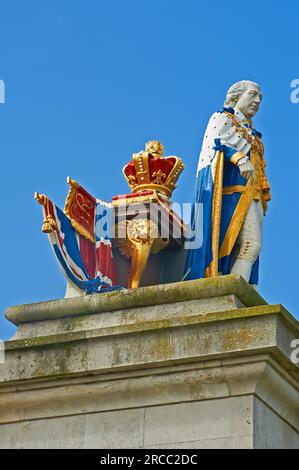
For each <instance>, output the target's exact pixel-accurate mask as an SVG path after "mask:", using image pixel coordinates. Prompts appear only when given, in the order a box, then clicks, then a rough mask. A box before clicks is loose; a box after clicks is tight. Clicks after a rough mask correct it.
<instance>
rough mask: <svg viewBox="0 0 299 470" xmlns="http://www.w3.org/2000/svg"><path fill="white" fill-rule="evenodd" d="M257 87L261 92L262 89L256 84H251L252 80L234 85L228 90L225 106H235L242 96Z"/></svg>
mask: <svg viewBox="0 0 299 470" xmlns="http://www.w3.org/2000/svg"><path fill="white" fill-rule="evenodd" d="M252 86H254V87H256V88H257V89H258V90H259V91H261V87H260V86H259V85H258V84H257V83H255V82H251V81H250V80H241V81H240V82H237V83H234V84H233V85H232V86H231V87H230V88H229V90H228V92H227V95H226V99H225V101H224V106H225V107H229V106H233V107H234V106H235V104H236V103H237V101H238V99H239V98H240V96H241V95H242V94H243V93H244V91H246V90H247V89H248V88H250V87H252Z"/></svg>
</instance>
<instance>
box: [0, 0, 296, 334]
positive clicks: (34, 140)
mask: <svg viewBox="0 0 299 470" xmlns="http://www.w3.org/2000/svg"><path fill="white" fill-rule="evenodd" d="M298 5H299V3H298V1H296V0H294V1H292V0H286V1H284V2H274V1H271V0H252V1H250V2H245V3H243V4H242V3H240V2H239V1H236V0H231V1H230V2H223V1H220V0H214V1H213V2H210V1H199V0H109V1H103V0H9V1H4V0H1V1H0V79H2V80H4V82H5V85H6V103H5V104H0V155H1V199H0V201H1V202H0V204H1V233H0V237H1V248H2V250H1V251H2V256H1V264H2V268H1V296H0V307H1V308H0V310H1V318H0V338H8V337H10V336H11V335H12V334H13V332H14V328H13V326H11V325H10V324H9V323H8V322H7V321H6V320H4V318H3V315H2V312H4V309H5V307H7V306H9V305H15V304H18V303H25V302H34V301H40V300H47V299H54V298H60V297H62V296H63V295H64V286H65V283H64V279H63V277H62V274H61V273H60V271H59V268H58V266H57V265H56V262H55V260H54V257H53V255H52V252H51V248H50V245H49V243H48V240H47V237H46V236H45V235H44V234H42V233H41V231H40V227H41V223H42V215H41V208H40V206H38V204H37V203H36V202H35V201H34V200H33V193H34V191H35V190H38V191H39V192H45V193H46V194H47V195H48V196H49V197H51V198H52V199H54V200H55V202H56V203H57V204H58V205H60V206H63V203H64V199H65V196H66V193H67V185H66V181H65V180H66V177H67V176H68V175H70V176H71V177H72V178H75V179H78V180H79V181H80V183H81V184H82V185H84V186H85V187H86V188H87V189H88V190H89V191H90V192H91V193H92V194H94V195H95V196H97V197H101V198H103V199H108V200H109V199H110V198H111V197H112V195H114V194H121V193H125V192H127V186H126V183H125V181H124V180H123V176H122V173H121V168H122V166H123V164H124V163H126V162H127V161H128V160H129V159H130V156H131V154H132V153H133V152H134V151H138V150H140V149H141V148H142V147H143V144H144V142H145V141H146V140H149V139H159V140H161V141H162V143H163V144H164V145H165V149H166V153H167V154H175V155H180V156H181V157H182V158H183V160H184V162H185V164H186V168H185V171H184V172H183V174H182V176H181V179H180V184H179V188H178V189H177V190H176V192H175V193H174V200H175V201H180V202H185V201H191V199H192V196H193V187H194V176H195V170H196V165H197V158H198V153H199V150H200V146H201V140H202V136H203V133H204V129H205V126H206V124H207V120H208V118H209V115H210V114H211V113H212V112H214V111H215V110H218V109H220V108H221V107H222V104H223V100H224V96H225V92H226V90H227V88H228V87H229V86H230V85H231V84H232V83H234V82H235V81H238V80H241V79H251V80H254V81H257V82H259V83H260V84H261V86H262V89H263V95H264V100H263V103H262V108H261V111H260V112H259V115H258V116H257V117H256V119H255V125H256V128H257V129H259V130H260V131H262V132H263V136H264V143H265V147H266V154H265V157H266V160H267V164H268V167H267V169H268V177H269V180H270V183H271V186H272V198H273V200H272V203H271V204H270V208H269V212H268V215H267V217H266V219H265V225H264V227H265V229H264V250H263V253H262V257H261V258H262V259H261V281H260V292H261V294H262V295H263V296H264V297H265V298H266V300H267V301H268V302H270V303H282V304H283V305H285V306H286V307H287V308H288V309H289V310H290V311H291V312H292V313H293V314H294V315H298V312H299V296H298V292H297V285H298V281H297V276H298V266H299V249H298V227H299V224H298V208H299V207H298V204H299V197H298V191H299V185H298V172H299V149H298V145H297V139H298V128H299V104H297V105H295V104H292V103H291V101H290V93H291V88H290V83H291V81H292V80H293V79H295V78H299V61H298V43H299V37H298V36H299V33H298V15H299V6H298Z"/></svg>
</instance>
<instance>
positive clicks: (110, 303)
mask: <svg viewBox="0 0 299 470" xmlns="http://www.w3.org/2000/svg"><path fill="white" fill-rule="evenodd" d="M6 316H7V318H8V319H9V320H10V321H12V322H13V323H14V324H16V325H17V326H18V330H17V333H16V335H15V337H14V338H12V339H11V340H10V341H7V342H6V344H5V346H6V348H5V349H6V350H5V354H6V362H5V363H4V364H1V365H0V390H1V400H0V447H1V448H105V449H109V448H148V449H149V448H198V449H204V448H273V449H274V448H299V407H298V403H299V367H298V365H295V364H294V363H293V362H292V361H291V359H290V356H291V353H292V349H291V341H292V340H293V339H294V338H299V323H298V322H297V321H296V320H295V319H294V318H293V317H292V316H291V315H290V314H289V313H288V312H287V311H286V310H285V309H284V308H283V307H282V306H281V305H268V304H266V302H265V301H264V300H263V299H262V298H261V297H260V295H259V294H258V293H257V292H256V291H255V290H254V289H252V288H251V287H250V286H249V285H248V284H247V283H246V282H245V281H244V280H243V279H242V278H241V277H239V276H233V275H230V276H222V277H218V278H214V279H201V280H196V281H187V282H182V283H173V284H164V285H158V286H150V287H143V288H139V289H134V290H130V291H121V292H112V293H108V294H99V295H91V296H85V297H81V298H74V299H64V300H57V301H50V302H42V303H36V304H28V305H21V306H17V307H11V308H9V309H8V310H7V312H6Z"/></svg>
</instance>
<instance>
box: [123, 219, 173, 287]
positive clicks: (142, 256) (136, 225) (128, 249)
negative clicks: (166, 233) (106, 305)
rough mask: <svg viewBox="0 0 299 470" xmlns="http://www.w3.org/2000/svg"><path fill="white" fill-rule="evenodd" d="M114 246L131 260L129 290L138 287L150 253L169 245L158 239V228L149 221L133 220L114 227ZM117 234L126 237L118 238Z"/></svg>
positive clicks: (165, 240)
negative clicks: (115, 239) (115, 237)
mask: <svg viewBox="0 0 299 470" xmlns="http://www.w3.org/2000/svg"><path fill="white" fill-rule="evenodd" d="M116 234H117V235H116V236H117V241H116V244H117V246H118V247H119V250H120V252H121V253H122V255H123V256H125V257H126V258H128V259H129V258H130V259H131V270H130V277H129V284H128V287H129V288H133V289H135V288H136V287H139V285H140V282H141V279H142V276H143V273H144V271H145V268H146V266H147V263H148V259H149V256H150V254H151V253H159V252H160V251H161V250H162V249H163V248H165V247H166V246H167V244H168V243H169V240H168V239H162V238H161V237H159V233H158V227H157V225H156V224H155V223H154V222H152V221H151V220H147V219H133V220H130V221H128V220H126V221H122V222H120V223H119V224H118V225H117V227H116ZM119 234H122V235H123V234H125V235H126V237H125V238H124V237H123V238H120V237H119Z"/></svg>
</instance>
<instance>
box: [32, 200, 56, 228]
mask: <svg viewBox="0 0 299 470" xmlns="http://www.w3.org/2000/svg"><path fill="white" fill-rule="evenodd" d="M34 199H35V200H36V201H37V202H38V203H39V204H40V205H41V206H43V208H44V216H45V218H44V222H43V225H42V232H44V233H52V232H53V230H55V229H56V222H55V220H54V219H53V217H52V215H51V213H50V207H49V199H48V198H47V196H46V195H45V194H39V193H38V192H37V191H36V192H35V193H34Z"/></svg>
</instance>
